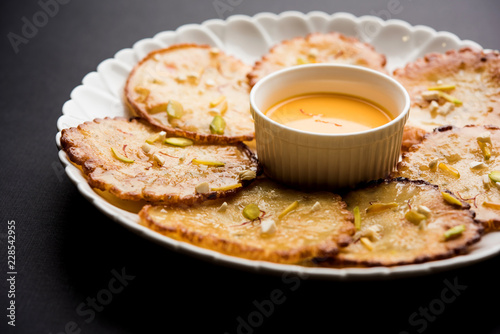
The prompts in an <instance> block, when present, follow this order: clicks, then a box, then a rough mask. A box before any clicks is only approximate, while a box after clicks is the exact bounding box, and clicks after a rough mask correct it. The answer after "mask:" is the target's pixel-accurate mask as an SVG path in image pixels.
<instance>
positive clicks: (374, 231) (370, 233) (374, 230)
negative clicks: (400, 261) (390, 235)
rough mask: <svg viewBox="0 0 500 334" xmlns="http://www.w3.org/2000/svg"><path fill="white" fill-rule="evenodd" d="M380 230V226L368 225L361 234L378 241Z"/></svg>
mask: <svg viewBox="0 0 500 334" xmlns="http://www.w3.org/2000/svg"><path fill="white" fill-rule="evenodd" d="M381 230H382V226H380V225H378V224H375V225H372V226H370V227H368V228H367V229H366V230H364V231H363V236H364V237H367V238H368V239H370V240H371V241H378V240H380V238H381V236H380V231H381Z"/></svg>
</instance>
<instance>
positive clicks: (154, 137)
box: [146, 133, 160, 144]
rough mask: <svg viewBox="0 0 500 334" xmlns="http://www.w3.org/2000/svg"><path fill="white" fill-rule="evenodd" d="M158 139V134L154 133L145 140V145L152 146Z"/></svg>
mask: <svg viewBox="0 0 500 334" xmlns="http://www.w3.org/2000/svg"><path fill="white" fill-rule="evenodd" d="M158 139H160V134H159V133H155V134H154V135H151V136H150V137H149V138H148V139H146V143H148V144H153V143H154V142H155V141H157V140H158Z"/></svg>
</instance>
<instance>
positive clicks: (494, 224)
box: [391, 125, 500, 232]
mask: <svg viewBox="0 0 500 334" xmlns="http://www.w3.org/2000/svg"><path fill="white" fill-rule="evenodd" d="M477 126H483V127H484V128H485V129H491V130H500V127H497V126H494V125H466V126H464V128H469V127H477ZM454 129H460V128H459V127H456V126H453V125H447V126H441V127H439V128H436V129H434V131H433V132H429V133H426V134H425V135H424V136H423V137H422V141H421V142H420V143H418V144H415V145H413V146H411V147H410V148H409V149H408V151H407V152H404V153H403V154H402V157H401V161H399V162H398V164H397V166H396V171H394V172H392V173H391V176H396V175H397V174H398V173H399V168H400V166H402V165H403V164H405V161H404V159H405V157H407V156H408V155H410V154H411V153H412V152H414V151H418V150H419V149H420V148H421V147H422V145H423V143H424V141H425V140H426V139H427V138H428V137H429V136H432V135H433V133H438V132H447V131H452V130H454ZM424 182H425V181H424ZM446 191H447V192H449V193H451V192H450V191H448V190H446ZM474 219H475V220H476V221H477V222H479V223H481V224H482V225H483V226H484V227H485V229H486V232H492V231H498V230H500V219H494V220H490V221H483V220H478V219H476V218H474Z"/></svg>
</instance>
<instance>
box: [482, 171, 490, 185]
mask: <svg viewBox="0 0 500 334" xmlns="http://www.w3.org/2000/svg"><path fill="white" fill-rule="evenodd" d="M490 185H491V180H490V177H489V176H488V174H486V175H483V186H484V187H485V188H489V187H490Z"/></svg>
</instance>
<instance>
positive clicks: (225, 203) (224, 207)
mask: <svg viewBox="0 0 500 334" xmlns="http://www.w3.org/2000/svg"><path fill="white" fill-rule="evenodd" d="M227 207H228V205H227V202H224V203H222V205H221V206H220V207H219V208H218V209H217V211H218V212H220V213H224V212H226V210H227Z"/></svg>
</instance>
